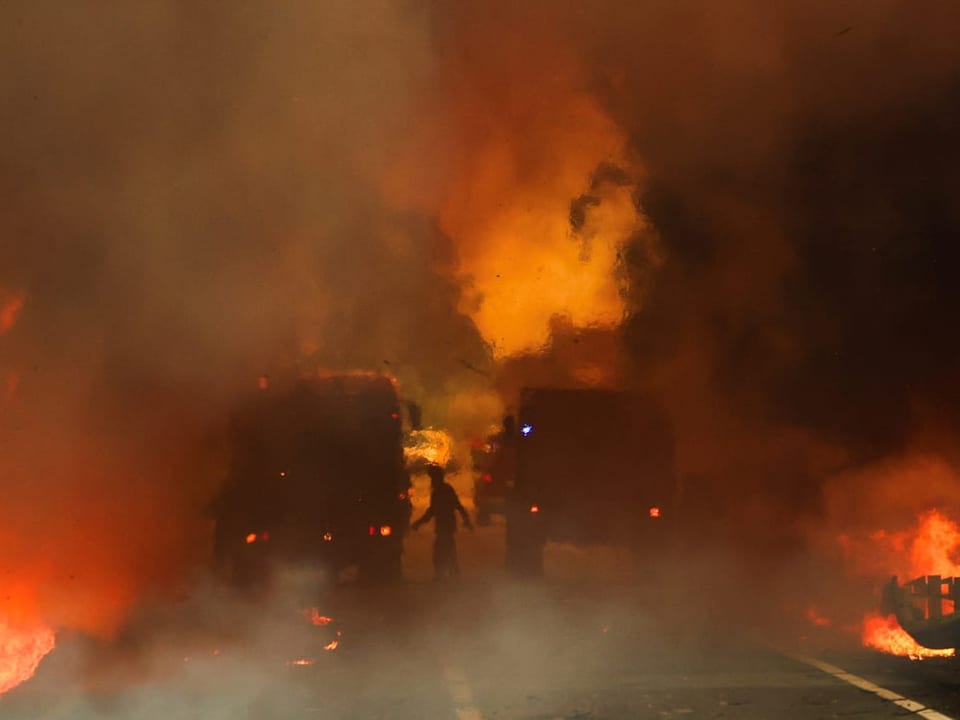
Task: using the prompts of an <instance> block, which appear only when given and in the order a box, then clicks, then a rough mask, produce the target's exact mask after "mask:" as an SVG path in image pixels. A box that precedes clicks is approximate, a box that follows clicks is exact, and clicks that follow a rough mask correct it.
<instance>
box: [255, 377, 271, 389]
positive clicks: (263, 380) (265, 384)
mask: <svg viewBox="0 0 960 720" xmlns="http://www.w3.org/2000/svg"><path fill="white" fill-rule="evenodd" d="M257 387H259V388H260V389H261V390H266V389H267V388H269V387H270V378H268V377H267V376H266V375H261V376H260V379H259V380H257Z"/></svg>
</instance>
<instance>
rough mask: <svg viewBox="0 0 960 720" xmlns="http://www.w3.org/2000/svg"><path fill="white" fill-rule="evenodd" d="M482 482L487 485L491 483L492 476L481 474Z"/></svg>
mask: <svg viewBox="0 0 960 720" xmlns="http://www.w3.org/2000/svg"><path fill="white" fill-rule="evenodd" d="M483 481H484V482H487V483H488V482H493V475H491V474H490V473H484V474H483Z"/></svg>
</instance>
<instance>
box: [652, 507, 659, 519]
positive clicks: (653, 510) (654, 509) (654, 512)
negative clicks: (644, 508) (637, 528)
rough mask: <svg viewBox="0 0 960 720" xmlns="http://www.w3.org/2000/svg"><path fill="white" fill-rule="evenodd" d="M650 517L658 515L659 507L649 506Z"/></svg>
mask: <svg viewBox="0 0 960 720" xmlns="http://www.w3.org/2000/svg"><path fill="white" fill-rule="evenodd" d="M650 517H652V518H658V517H660V508H658V507H652V508H650Z"/></svg>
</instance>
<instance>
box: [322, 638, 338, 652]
mask: <svg viewBox="0 0 960 720" xmlns="http://www.w3.org/2000/svg"><path fill="white" fill-rule="evenodd" d="M338 647H340V641H339V640H331V641H330V642H328V643H327V644H326V645H324V646H323V649H324V650H336V649H337V648H338Z"/></svg>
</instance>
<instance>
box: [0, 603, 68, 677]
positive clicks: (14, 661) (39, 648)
mask: <svg viewBox="0 0 960 720" xmlns="http://www.w3.org/2000/svg"><path fill="white" fill-rule="evenodd" d="M55 644H56V641H55V638H54V634H53V631H52V630H51V629H50V628H48V627H45V626H43V625H34V626H32V627H13V626H12V625H9V624H8V623H7V622H6V621H5V620H4V619H2V618H0V695H3V693H5V692H7V691H8V690H10V689H12V688H15V687H16V686H17V685H19V684H21V683H23V682H25V681H27V680H29V679H30V678H31V677H33V674H34V673H35V672H36V670H37V666H38V665H39V664H40V661H41V660H43V658H44V656H45V655H47V653H49V652H50V651H51V650H53V648H54V645H55Z"/></svg>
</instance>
